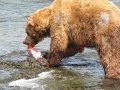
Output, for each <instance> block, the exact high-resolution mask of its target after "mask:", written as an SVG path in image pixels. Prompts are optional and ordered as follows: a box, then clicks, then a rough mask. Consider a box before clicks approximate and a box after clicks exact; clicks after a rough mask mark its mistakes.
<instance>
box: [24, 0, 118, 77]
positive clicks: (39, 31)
mask: <svg viewBox="0 0 120 90" xmlns="http://www.w3.org/2000/svg"><path fill="white" fill-rule="evenodd" d="M26 33H27V38H26V40H25V42H26V43H27V44H32V45H36V44H37V43H38V42H39V41H41V40H43V39H44V38H45V37H50V38H51V44H50V50H49V52H48V58H47V60H48V63H47V64H46V66H48V67H52V66H57V65H59V64H60V62H61V60H62V59H63V58H65V57H69V56H73V55H75V54H76V53H78V52H82V51H83V50H84V47H88V48H96V49H97V51H98V54H99V56H100V59H101V63H102V65H103V68H104V71H105V76H106V77H111V78H120V9H119V8H118V7H117V6H115V5H114V4H113V3H112V2H110V1H109V0H54V1H53V3H52V4H51V5H50V6H48V7H45V8H43V9H41V10H38V11H36V12H35V13H33V14H32V15H31V16H30V17H29V19H28V21H27V26H26Z"/></svg>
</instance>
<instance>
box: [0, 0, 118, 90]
mask: <svg viewBox="0 0 120 90" xmlns="http://www.w3.org/2000/svg"><path fill="white" fill-rule="evenodd" d="M112 1H113V2H114V3H115V4H116V5H118V6H119V7H120V1H119V0H112ZM51 2H52V0H0V90H120V80H115V79H104V71H103V68H102V66H101V64H100V60H99V57H98V55H97V52H96V51H95V50H94V49H85V51H84V52H83V53H82V54H76V55H75V56H73V57H70V58H67V59H65V61H63V62H62V66H61V67H58V68H52V69H47V68H44V67H41V66H40V65H39V63H38V62H36V61H34V62H31V63H28V62H27V50H26V46H25V45H23V44H22V41H23V40H24V38H25V30H24V28H25V22H26V20H27V17H28V16H30V15H31V13H32V12H34V11H36V10H37V9H40V8H42V7H45V6H48V5H50V4H51ZM49 43H50V39H49V38H47V39H45V40H44V41H43V42H42V43H40V44H39V45H37V48H39V49H40V50H41V51H46V50H48V49H49ZM42 72H44V73H42ZM39 73H40V74H39ZM38 74H39V76H38ZM43 76H44V77H43ZM21 79H26V81H25V82H23V83H20V82H19V85H18V84H17V85H15V84H14V85H13V86H14V87H13V86H12V85H10V82H12V81H15V80H21Z"/></svg>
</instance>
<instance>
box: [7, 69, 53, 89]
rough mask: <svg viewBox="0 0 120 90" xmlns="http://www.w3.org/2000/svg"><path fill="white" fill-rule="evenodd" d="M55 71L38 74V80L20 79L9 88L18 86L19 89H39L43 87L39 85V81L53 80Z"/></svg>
mask: <svg viewBox="0 0 120 90" xmlns="http://www.w3.org/2000/svg"><path fill="white" fill-rule="evenodd" d="M53 72H54V70H51V71H48V72H42V73H40V74H38V78H32V79H28V80H26V79H19V80H16V81H12V82H10V83H9V84H8V86H14V87H15V86H18V87H25V88H32V89H33V88H39V87H41V86H40V84H37V81H40V79H46V78H52V73H53Z"/></svg>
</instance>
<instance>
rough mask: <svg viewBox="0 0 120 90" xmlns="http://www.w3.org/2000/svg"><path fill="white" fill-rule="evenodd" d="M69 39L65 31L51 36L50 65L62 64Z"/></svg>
mask: <svg viewBox="0 0 120 90" xmlns="http://www.w3.org/2000/svg"><path fill="white" fill-rule="evenodd" d="M67 44H68V39H67V35H66V33H64V32H60V33H57V34H55V35H53V36H51V45H50V52H49V53H48V64H49V65H48V67H53V66H58V65H60V62H61V60H62V59H63V58H64V53H65V49H66V48H67Z"/></svg>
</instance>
